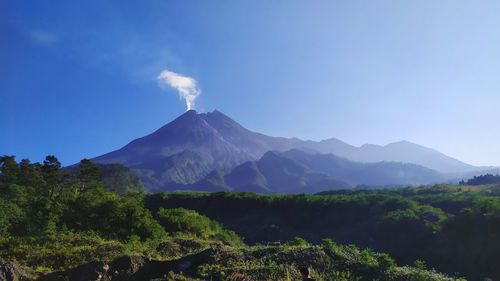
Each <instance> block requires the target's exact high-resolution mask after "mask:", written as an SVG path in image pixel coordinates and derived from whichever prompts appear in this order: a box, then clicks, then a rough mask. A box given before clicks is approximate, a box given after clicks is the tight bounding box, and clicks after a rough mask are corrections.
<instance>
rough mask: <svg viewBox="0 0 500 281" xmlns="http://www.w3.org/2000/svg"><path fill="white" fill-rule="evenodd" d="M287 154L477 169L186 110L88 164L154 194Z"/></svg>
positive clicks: (427, 153) (400, 147)
mask: <svg viewBox="0 0 500 281" xmlns="http://www.w3.org/2000/svg"><path fill="white" fill-rule="evenodd" d="M291 149H299V150H304V151H309V152H317V153H322V154H334V155H337V156H339V157H343V158H347V159H349V160H351V161H356V162H363V163H370V162H382V161H390V162H403V163H414V164H418V165H420V166H424V167H428V168H431V169H434V170H437V171H438V172H441V173H447V172H450V173H451V172H455V173H459V172H463V171H464V170H467V171H474V170H475V169H478V167H474V166H472V165H468V164H466V163H463V162H460V161H458V160H456V159H454V158H451V157H449V156H446V155H444V154H442V153H440V152H439V151H436V150H433V149H430V148H426V147H423V146H420V145H417V144H413V143H410V142H407V141H402V142H396V143H392V144H388V145H386V146H379V145H363V146H360V147H356V146H353V145H350V144H348V143H346V142H343V141H341V140H339V139H336V138H330V139H326V140H322V141H312V140H300V139H298V138H284V137H273V136H267V135H264V134H261V133H257V132H253V131H251V130H248V129H246V128H245V127H243V126H242V125H240V124H239V123H237V122H236V121H234V120H233V119H231V118H230V117H228V116H226V115H225V114H224V113H222V112H220V111H218V110H214V111H212V112H208V113H198V112H196V111H194V110H189V111H187V112H185V113H184V114H182V115H180V116H178V117H177V118H176V119H174V120H173V121H171V122H169V123H167V124H166V125H164V126H162V127H160V128H159V129H157V130H155V131H154V132H152V133H151V134H148V135H146V136H144V137H141V138H137V139H135V140H133V141H131V142H129V143H128V144H127V145H125V146H123V147H122V148H120V149H117V150H115V151H112V152H109V153H106V154H103V155H101V156H98V157H95V158H93V159H92V160H93V161H94V162H97V163H103V164H109V163H119V164H122V165H125V166H127V167H129V168H130V169H132V170H133V171H134V172H135V173H136V174H138V175H139V177H140V178H141V180H143V182H144V183H145V184H146V185H147V186H148V187H149V188H150V189H151V190H152V191H158V190H171V189H174V188H176V187H178V186H185V185H190V184H194V183H197V182H199V181H201V180H202V179H204V178H205V177H206V176H207V175H208V174H210V173H211V172H212V171H214V170H221V169H231V168H234V167H236V166H238V165H240V164H242V163H244V162H247V161H257V160H259V159H260V158H261V157H262V156H263V155H264V154H265V153H266V152H268V151H288V150H291ZM436 167H438V168H440V169H436ZM457 167H458V168H457Z"/></svg>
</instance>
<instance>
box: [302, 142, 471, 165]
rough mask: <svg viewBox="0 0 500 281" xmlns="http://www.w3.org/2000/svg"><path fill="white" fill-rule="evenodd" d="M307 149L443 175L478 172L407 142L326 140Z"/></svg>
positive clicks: (436, 152)
mask: <svg viewBox="0 0 500 281" xmlns="http://www.w3.org/2000/svg"><path fill="white" fill-rule="evenodd" d="M306 147H307V148H309V149H313V150H316V151H318V152H321V153H332V154H335V155H338V156H340V157H344V158H347V159H350V160H353V161H358V162H364V163H370V162H381V161H394V162H405V163H414V164H418V165H422V166H425V167H428V168H430V169H433V170H436V171H439V172H442V173H462V172H470V171H475V170H480V169H481V168H480V167H475V166H472V165H469V164H466V163H464V162H461V161H459V160H457V159H454V158H452V157H449V156H447V155H445V154H443V153H441V152H439V151H437V150H434V149H430V148H427V147H424V146H421V145H418V144H414V143H411V142H408V141H400V142H395V143H391V144H388V145H385V146H380V145H375V144H364V145H362V146H360V147H356V146H352V145H349V144H347V143H344V142H342V141H340V140H337V139H328V140H323V141H320V142H308V143H306Z"/></svg>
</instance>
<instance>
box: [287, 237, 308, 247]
mask: <svg viewBox="0 0 500 281" xmlns="http://www.w3.org/2000/svg"><path fill="white" fill-rule="evenodd" d="M286 245H288V246H299V247H307V246H310V244H309V243H308V242H307V241H306V240H305V239H304V238H302V237H299V236H296V237H294V238H292V239H291V240H289V241H288V242H286Z"/></svg>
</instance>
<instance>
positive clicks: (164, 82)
mask: <svg viewBox="0 0 500 281" xmlns="http://www.w3.org/2000/svg"><path fill="white" fill-rule="evenodd" d="M156 79H157V80H158V84H159V85H160V87H161V88H165V87H172V88H174V89H176V90H177V91H178V92H179V97H181V98H183V99H184V100H185V101H186V106H187V110H191V109H194V103H195V101H196V98H197V97H198V96H199V95H200V94H201V90H200V89H199V88H198V82H196V80H195V79H194V78H191V77H188V76H184V75H181V74H178V73H175V72H173V71H170V70H167V69H165V70H163V71H162V72H161V73H160V75H158V77H156Z"/></svg>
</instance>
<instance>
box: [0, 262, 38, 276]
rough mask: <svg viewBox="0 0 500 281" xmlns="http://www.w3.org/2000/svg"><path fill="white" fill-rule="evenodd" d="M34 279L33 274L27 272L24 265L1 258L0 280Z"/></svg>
mask: <svg viewBox="0 0 500 281" xmlns="http://www.w3.org/2000/svg"><path fill="white" fill-rule="evenodd" d="M33 279H34V277H33V275H32V274H29V273H28V272H26V271H25V270H24V268H23V267H22V266H20V265H18V264H15V263H10V262H5V261H1V260H0V281H28V280H33Z"/></svg>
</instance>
